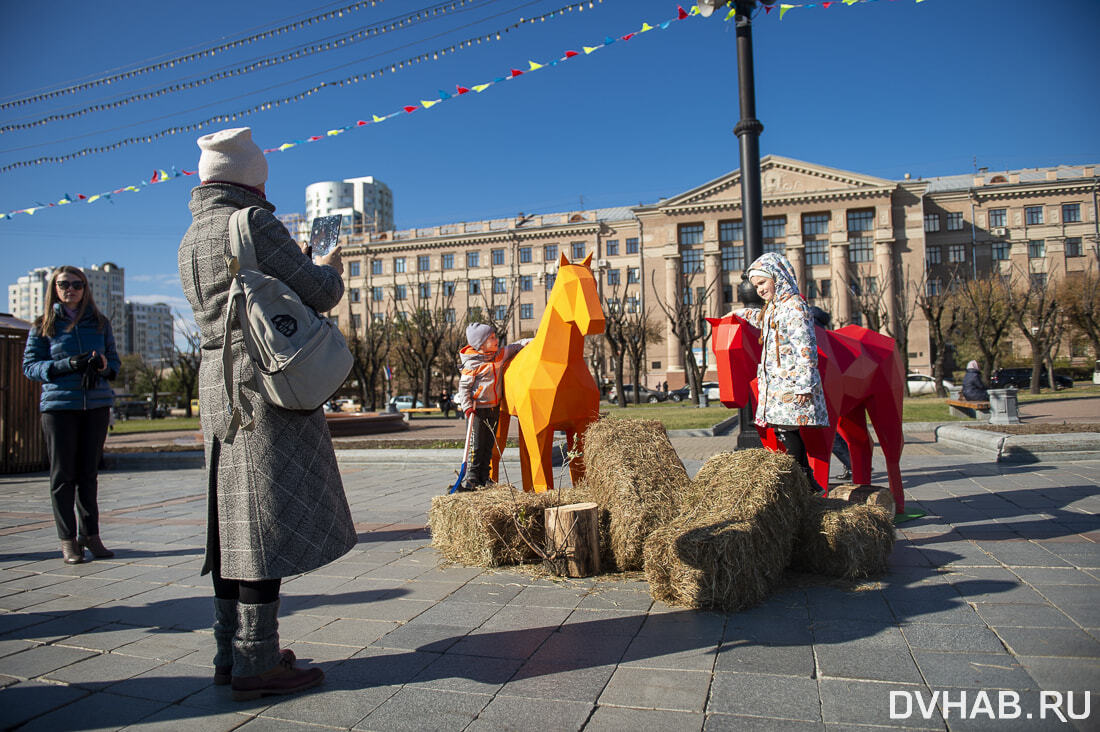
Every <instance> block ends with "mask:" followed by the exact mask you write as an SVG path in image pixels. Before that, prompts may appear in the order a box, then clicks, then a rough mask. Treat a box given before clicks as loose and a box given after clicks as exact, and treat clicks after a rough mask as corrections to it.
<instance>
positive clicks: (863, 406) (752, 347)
mask: <svg viewBox="0 0 1100 732" xmlns="http://www.w3.org/2000/svg"><path fill="white" fill-rule="evenodd" d="M708 321H709V322H710V324H711V326H712V331H711V347H712V349H713V351H714V355H715V363H716V364H717V366H718V386H719V398H720V399H721V401H722V403H723V404H724V405H726V406H727V407H731V408H739V407H743V406H746V405H748V404H749V403H750V399H751V402H752V404H753V405H755V403H756V401H757V398H758V395H759V392H758V390H757V389H758V385H757V379H756V367H757V364H758V363H759V362H760V331H759V330H758V329H757V328H756V327H755V326H754V325H752V324H750V323H749V322H748V321H747V320H744V319H743V318H740V317H738V316H737V315H734V314H732V313H731V314H729V315H726V316H725V317H723V318H721V319H713V318H708ZM815 334H816V336H817V368H818V371H819V372H820V374H821V383H822V386H823V387H824V391H825V403H826V405H827V407H828V410H829V424H830V426H829V427H814V428H803V429H801V430H800V431H799V433H800V434H801V436H802V441H803V442H804V443H805V445H806V453H807V456H808V457H809V460H810V467H811V468H812V470H813V473H814V478H815V480H817V482H818V483H819V484H820V485H823V486H826V485H828V484H829V461H830V458H831V455H832V446H833V436H834V433H835V432H840V436H841V437H843V438H844V439H845V440H846V441H847V442H848V447H849V449H850V451H851V454H852V482H853V483H856V484H859V485H867V484H869V483H870V482H871V438H870V435H869V434H868V433H867V418H868V417H869V418H870V420H871V424H872V425H873V426H874V428H875V435H876V436H877V438H878V442H879V446H880V447H881V448H882V454H883V457H884V458H885V459H886V472H887V475H888V476H889V479H890V492H891V493H893V495H894V502H895V504H896V505H897V512H898V513H901V512H902V511H903V510H904V509H905V496H904V494H903V492H902V485H901V468H900V465H899V461H900V460H901V451H902V447H903V446H904V444H905V439H904V437H903V436H902V431H901V409H902V398H903V397H904V388H905V387H904V385H905V370H904V368H903V365H902V362H901V358H900V356H899V355H898V352H897V347H896V344H895V343H894V339H893V338H889V337H887V336H884V335H882V334H881V333H877V332H875V331H873V330H868V329H866V328H861V327H860V326H858V325H848V326H845V327H843V328H839V329H837V330H825V329H824V328H821V327H820V326H817V327H816V330H815ZM756 429H757V431H758V432H759V433H760V439H761V441H762V442H763V443H764V445H765V446H766V447H768V448H769V449H772V450H778V449H779V447H778V445H779V442H778V440H777V439H776V437H775V434H774V432H773V431H772V430H771V429H769V428H762V427H759V426H757V428H756Z"/></svg>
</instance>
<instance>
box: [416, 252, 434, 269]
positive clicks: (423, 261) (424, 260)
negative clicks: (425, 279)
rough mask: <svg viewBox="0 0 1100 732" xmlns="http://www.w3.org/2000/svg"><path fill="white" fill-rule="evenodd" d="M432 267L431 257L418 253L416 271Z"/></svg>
mask: <svg viewBox="0 0 1100 732" xmlns="http://www.w3.org/2000/svg"><path fill="white" fill-rule="evenodd" d="M431 268H432V258H431V257H429V256H428V255H427V254H418V255H417V257H416V271H417V272H427V271H428V270H429V269H431Z"/></svg>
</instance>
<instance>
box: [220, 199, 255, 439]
mask: <svg viewBox="0 0 1100 732" xmlns="http://www.w3.org/2000/svg"><path fill="white" fill-rule="evenodd" d="M253 208H255V206H252V207H250V208H245V209H239V210H237V211H234V212H233V213H232V214H231V215H230V216H229V256H228V257H226V259H225V264H226V266H227V267H228V268H229V275H230V277H231V278H232V279H231V282H230V284H229V299H228V301H227V302H226V306H225V333H224V334H223V336H222V376H223V377H224V379H225V394H226V397H227V399H228V404H229V426H228V427H227V428H226V430H225V437H224V438H223V440H224V442H225V443H226V444H228V445H232V444H233V440H235V439H236V437H237V431H238V430H242V429H243V430H251V429H252V428H253V427H254V426H255V418H254V417H253V413H252V403H251V402H250V401H249V399H248V396H247V395H245V393H244V388H243V385H242V384H240V383H236V384H234V383H233V347H232V344H231V338H230V336H231V331H232V326H233V319H234V317H236V319H237V322H238V323H239V324H240V327H241V329H242V330H243V329H244V328H246V327H247V318H246V316H245V311H244V288H243V287H242V286H241V281H240V277H239V273H240V271H241V269H242V268H245V267H247V268H251V269H255V268H256V267H257V266H258V265H257V263H256V249H255V247H254V246H253V244H252V228H251V226H250V225H249V223H248V217H249V214H250V213H251V211H252V209H253ZM246 341H247V338H246ZM234 392H236V397H237V399H236V402H237V403H236V406H234V404H233V397H234Z"/></svg>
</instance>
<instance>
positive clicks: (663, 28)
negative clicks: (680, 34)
mask: <svg viewBox="0 0 1100 732" xmlns="http://www.w3.org/2000/svg"><path fill="white" fill-rule="evenodd" d="M670 25H672V21H671V20H666V21H665V22H664V23H661V30H668V27H669V26H670Z"/></svg>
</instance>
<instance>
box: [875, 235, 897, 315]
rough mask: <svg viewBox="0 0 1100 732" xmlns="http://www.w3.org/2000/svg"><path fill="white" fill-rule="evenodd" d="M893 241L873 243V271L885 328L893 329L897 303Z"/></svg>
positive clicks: (886, 240)
mask: <svg viewBox="0 0 1100 732" xmlns="http://www.w3.org/2000/svg"><path fill="white" fill-rule="evenodd" d="M894 244H895V242H894V240H893V239H883V240H880V241H876V242H875V269H876V270H877V271H876V275H877V277H878V280H879V283H878V286H879V288H880V292H881V293H882V303H883V304H884V305H885V306H886V321H887V322H886V323H884V326H886V327H887V328H891V327H893V324H894V322H895V321H896V319H897V316H898V307H897V306H898V303H897V298H896V296H895V293H896V292H897V283H896V282H895V281H894V277H895V272H894V257H893V253H894Z"/></svg>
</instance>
